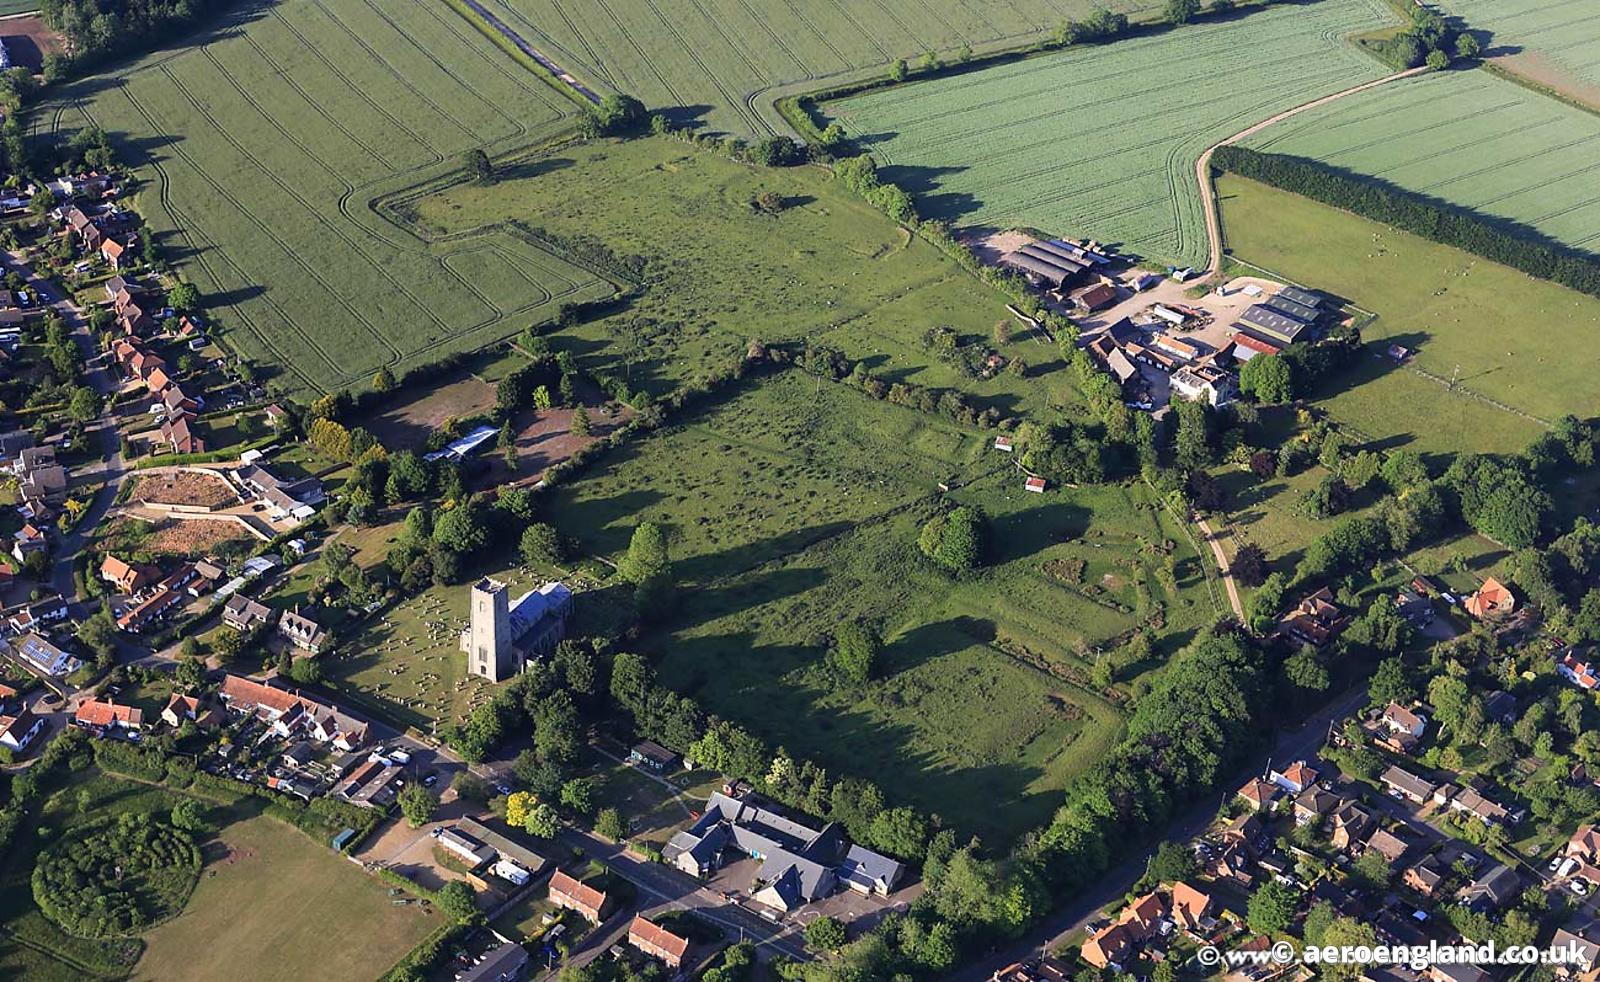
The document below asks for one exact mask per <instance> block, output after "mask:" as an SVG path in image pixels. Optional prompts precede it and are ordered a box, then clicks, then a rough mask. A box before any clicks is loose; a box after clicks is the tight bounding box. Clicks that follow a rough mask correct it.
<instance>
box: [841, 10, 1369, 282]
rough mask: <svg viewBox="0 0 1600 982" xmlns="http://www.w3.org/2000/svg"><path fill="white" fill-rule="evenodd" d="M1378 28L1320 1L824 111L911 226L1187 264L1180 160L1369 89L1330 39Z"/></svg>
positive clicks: (1190, 251) (1201, 250)
mask: <svg viewBox="0 0 1600 982" xmlns="http://www.w3.org/2000/svg"><path fill="white" fill-rule="evenodd" d="M1391 19H1392V15H1391V14H1390V13H1389V12H1388V10H1387V8H1386V7H1384V5H1383V4H1381V3H1378V2H1375V0H1322V2H1319V3H1315V4H1310V5H1295V4H1290V5H1282V6H1276V7H1270V8H1267V9H1265V10H1261V11H1256V12H1252V13H1249V14H1248V15H1243V16H1238V17H1233V18H1228V19H1223V20H1208V21H1205V22H1201V23H1196V24H1191V25H1187V26H1185V27H1183V28H1182V29H1181V30H1174V31H1170V32H1162V33H1157V34H1151V35H1147V36H1144V37H1139V38H1135V39H1131V40H1126V41H1119V42H1116V43H1114V44H1107V45H1102V46H1086V47H1083V48H1081V49H1075V50H1068V51H1064V52H1061V53H1057V54H1052V55H1047V56H1043V57H1038V58H1031V59H1028V60H1025V61H1020V62H1017V63H1015V64H1011V65H1006V66H1002V67H997V68H991V69H986V70H982V71H976V72H971V73H968V74H963V75H953V76H948V77H945V78H939V79H934V80H930V81H927V82H921V83H917V84H913V85H906V86H899V87H896V88H892V89H885V90H882V91H878V92H872V93H867V94H864V95H861V96H856V97H852V98H847V99H843V100H841V101H838V102H834V103H829V104H827V105H825V106H824V107H823V111H824V112H825V113H826V114H827V115H829V116H830V117H832V118H834V119H837V120H838V121H840V122H841V123H842V124H843V125H844V127H845V130H846V131H847V133H848V134H849V135H850V136H851V137H852V138H854V139H855V140H856V141H857V142H858V143H859V144H861V145H863V146H865V147H866V148H868V149H869V150H870V151H871V152H873V153H874V154H876V155H877V157H878V161H879V163H880V165H882V166H883V173H884V176H885V177H886V178H888V179H889V180H892V181H894V182H895V183H897V184H899V185H901V186H902V187H904V188H906V189H907V190H908V191H911V192H912V193H914V194H916V195H917V198H918V202H919V209H920V210H921V212H922V213H923V214H924V215H927V216H931V217H935V218H942V219H947V220H949V221H952V222H954V223H957V224H960V225H982V226H997V227H1011V226H1026V227H1033V228H1038V229H1042V230H1044V231H1046V232H1048V233H1049V234H1052V235H1071V236H1075V237H1093V238H1097V239H1100V240H1101V241H1104V242H1110V243H1117V244H1119V245H1120V247H1121V248H1122V249H1124V250H1126V251H1132V252H1135V253H1139V254H1142V255H1144V256H1146V257H1148V258H1151V259H1161V260H1170V261H1175V262H1182V263H1188V264H1203V263H1204V262H1205V259H1206V237H1205V219H1204V214H1203V212H1202V210H1201V207H1200V199H1199V189H1198V188H1197V187H1196V186H1195V178H1194V162H1195V160H1196V159H1197V158H1198V157H1199V155H1200V153H1201V152H1202V151H1203V150H1204V149H1205V148H1206V147H1207V146H1210V145H1211V144H1213V143H1215V142H1216V141H1217V140H1219V139H1222V138H1223V137H1226V136H1229V135H1231V134H1233V133H1236V132H1238V131H1239V130H1241V129H1243V128H1244V127H1245V126H1247V125H1248V124H1250V123H1252V122H1255V121H1257V120H1260V119H1264V118H1266V117H1267V116H1270V115H1272V113H1273V112H1274V111H1276V110H1280V109H1287V108H1289V107H1291V106H1295V105H1298V104H1300V103H1302V102H1306V101H1308V100H1310V99H1313V98H1315V97H1317V96H1319V95H1323V94H1326V93H1330V92H1337V91H1339V90H1340V89H1344V88H1347V87H1349V86H1352V85H1356V84H1359V83H1361V82H1364V81H1367V80H1369V79H1373V78H1377V77H1379V76H1380V75H1382V74H1383V73H1384V69H1383V67H1382V66H1381V65H1379V64H1378V63H1377V62H1375V61H1374V60H1372V59H1370V58H1368V57H1367V56H1365V55H1363V54H1361V53H1360V52H1359V51H1357V50H1356V49H1355V47H1354V46H1352V45H1350V44H1347V43H1345V42H1344V41H1343V40H1341V38H1342V36H1343V35H1346V34H1350V33H1353V32H1358V31H1363V30H1370V29H1372V28H1375V27H1379V26H1382V25H1384V24H1386V23H1388V22H1389V21H1390V20H1391Z"/></svg>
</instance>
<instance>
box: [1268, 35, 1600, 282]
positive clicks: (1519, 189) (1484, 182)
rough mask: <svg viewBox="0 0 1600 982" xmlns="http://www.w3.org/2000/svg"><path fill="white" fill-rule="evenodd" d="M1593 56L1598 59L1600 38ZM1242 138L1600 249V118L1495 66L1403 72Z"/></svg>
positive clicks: (1559, 239)
mask: <svg viewBox="0 0 1600 982" xmlns="http://www.w3.org/2000/svg"><path fill="white" fill-rule="evenodd" d="M1596 23H1600V18H1597V19H1596ZM1597 30H1600V28H1597ZM1596 52H1597V53H1596V57H1597V58H1600V44H1596ZM1245 143H1246V145H1247V146H1251V147H1253V148H1255V149H1257V150H1265V151H1270V152H1272V153H1284V154H1292V155H1294V156H1297V157H1309V158H1311V159H1313V160H1319V161H1322V162H1323V163H1326V164H1329V165H1332V166H1334V167H1338V168H1341V169H1343V170H1347V171H1350V172H1353V173H1355V174H1360V175H1364V176H1368V177H1373V178H1377V179H1379V180H1382V181H1385V182H1388V183H1391V184H1394V185H1396V186H1398V187H1400V188H1403V189H1405V190H1407V191H1413V192H1416V193H1418V194H1424V195H1427V196H1429V197H1431V198H1436V199H1439V200H1442V201H1445V202H1448V203H1450V204H1453V205H1457V206H1460V207H1463V208H1470V209H1472V210H1473V211H1475V212H1478V213H1479V214H1482V215H1484V216H1486V217H1488V218H1492V219H1495V220H1498V221H1500V222H1504V223H1508V224H1511V225H1513V226H1516V227H1520V228H1522V229H1524V230H1527V231H1529V232H1532V233H1537V234H1539V235H1543V236H1545V237H1548V238H1550V239H1552V240H1555V241H1557V242H1560V243H1563V244H1565V245H1568V246H1572V247H1575V248H1580V249H1587V250H1589V251H1591V252H1600V183H1597V181H1596V176H1597V174H1600V163H1597V160H1600V115H1595V114H1593V113H1589V112H1585V111H1584V110H1582V109H1577V108H1574V107H1572V106H1568V105H1565V104H1563V103H1561V102H1560V101H1558V100H1556V99H1551V98H1549V97H1548V96H1544V95H1540V94H1539V93H1537V92H1534V91H1532V90H1530V89H1528V88H1525V87H1524V86H1521V85H1517V84H1516V83H1515V82H1509V81H1506V80H1505V79H1501V78H1496V77H1495V76H1494V75H1491V74H1489V73H1488V72H1481V71H1472V72H1445V73H1440V74H1429V75H1424V76H1419V77H1417V78H1409V79H1405V80H1403V81H1400V82H1396V83H1393V84H1391V85H1387V86H1384V87H1382V88H1378V89H1373V90H1371V91H1368V92H1363V93H1361V94H1359V95H1354V96H1351V97H1350V98H1348V99H1340V100H1339V101H1337V102H1333V103H1329V104H1328V105H1326V106H1323V107H1320V108H1317V109H1311V110H1308V111H1306V112H1304V113H1301V114H1300V115H1298V116H1296V117H1294V118H1293V119H1289V120H1285V121H1284V122H1282V123H1279V124H1277V125H1275V126H1272V127H1270V128H1268V129H1266V130H1263V131H1262V132H1261V133H1260V134H1259V135H1257V136H1255V137H1252V138H1251V139H1249V140H1247V141H1245Z"/></svg>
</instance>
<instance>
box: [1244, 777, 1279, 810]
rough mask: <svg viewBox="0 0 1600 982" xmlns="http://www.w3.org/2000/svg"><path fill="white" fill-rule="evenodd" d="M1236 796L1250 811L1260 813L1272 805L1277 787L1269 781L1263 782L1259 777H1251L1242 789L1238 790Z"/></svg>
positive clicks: (1276, 795) (1276, 794)
mask: <svg viewBox="0 0 1600 982" xmlns="http://www.w3.org/2000/svg"><path fill="white" fill-rule="evenodd" d="M1238 795H1239V797H1241V798H1243V799H1244V800H1245V801H1246V802H1248V803H1249V805H1250V807H1251V808H1252V809H1254V810H1255V811H1260V810H1261V809H1263V808H1265V807H1267V806H1268V805H1270V804H1272V802H1273V800H1274V799H1276V798H1277V797H1278V786H1277V785H1276V784H1273V783H1272V782H1271V781H1263V780H1261V778H1259V777H1253V778H1251V779H1250V780H1249V781H1247V782H1246V783H1245V786H1244V787H1242V788H1240V789H1239V791H1238Z"/></svg>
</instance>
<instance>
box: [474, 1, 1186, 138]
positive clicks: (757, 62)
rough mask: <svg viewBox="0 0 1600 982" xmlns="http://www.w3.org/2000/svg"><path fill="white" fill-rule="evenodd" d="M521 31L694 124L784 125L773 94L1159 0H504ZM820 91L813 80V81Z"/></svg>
mask: <svg viewBox="0 0 1600 982" xmlns="http://www.w3.org/2000/svg"><path fill="white" fill-rule="evenodd" d="M489 6H490V8H491V9H492V10H493V11H494V12H495V14H496V15H497V16H500V17H502V18H503V19H504V20H505V21H506V22H507V23H508V24H509V25H510V26H511V27H512V29H513V30H516V31H517V32H518V33H520V34H522V35H523V36H524V37H526V38H528V39H529V40H530V41H531V42H532V43H533V44H535V45H536V46H538V47H540V48H541V49H542V50H544V51H545V53H546V54H548V55H549V56H550V57H552V58H553V59H555V60H556V61H557V62H558V63H559V64H560V65H561V66H562V67H563V68H566V69H567V70H569V71H571V72H573V73H574V74H575V75H577V76H578V77H580V78H584V79H587V80H589V81H590V82H591V83H592V84H595V85H597V86H599V87H602V88H612V89H618V90H621V91H624V92H628V93H630V94H632V95H634V96H636V97H638V98H640V99H642V100H644V102H645V103H646V104H647V105H648V106H650V107H651V108H652V109H657V108H659V109H663V110H666V111H667V112H669V114H671V115H672V116H674V117H675V118H676V119H678V120H679V121H681V122H683V123H685V124H698V125H705V126H707V127H709V128H711V129H714V130H718V131H722V132H729V133H744V134H750V133H767V132H771V131H773V130H777V131H779V132H782V131H783V130H782V129H781V126H782V124H781V123H780V122H779V121H778V120H777V119H776V118H774V113H773V112H772V108H771V94H770V92H769V90H771V89H774V88H776V87H779V86H783V85H786V84H792V83H797V82H808V81H809V82H814V83H815V82H818V81H819V80H822V79H826V78H830V77H835V76H845V75H849V74H851V73H853V72H858V71H859V70H861V69H866V68H873V67H879V66H884V65H887V64H888V63H889V62H891V61H893V60H894V59H896V58H906V59H910V60H915V59H916V58H917V57H918V56H920V55H921V54H922V53H923V52H925V51H937V52H951V51H956V50H958V49H960V48H961V47H962V46H963V45H966V46H970V47H971V48H973V49H974V50H977V51H982V50H985V49H986V48H990V47H996V46H1004V45H1008V44H1009V45H1015V44H1020V43H1023V42H1026V41H1029V40H1032V39H1034V38H1037V37H1039V36H1041V35H1044V34H1048V33H1049V32H1051V31H1053V30H1054V29H1055V28H1056V26H1057V25H1059V24H1060V23H1061V22H1062V21H1064V20H1067V19H1068V18H1071V17H1083V16H1085V15H1086V14H1088V13H1089V12H1091V11H1092V10H1094V9H1095V8H1096V7H1108V8H1110V9H1112V10H1117V11H1122V12H1124V13H1127V14H1129V15H1130V16H1135V17H1137V16H1138V15H1140V14H1141V13H1146V12H1150V11H1154V10H1158V9H1159V8H1160V7H1161V6H1162V4H1161V3H1160V2H1158V0H1108V2H1094V0H1006V2H1003V3H985V2H982V0H864V2H863V0H855V2H852V0H800V2H786V0H682V2H677V3H668V2H663V0H593V2H591V3H584V4H576V3H573V2H571V0H495V2H493V3H490V4H489ZM811 87H814V85H813V86H811Z"/></svg>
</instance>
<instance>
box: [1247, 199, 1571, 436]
mask: <svg viewBox="0 0 1600 982" xmlns="http://www.w3.org/2000/svg"><path fill="white" fill-rule="evenodd" d="M1217 191H1218V197H1219V200H1220V202H1221V205H1222V216H1223V224H1224V232H1225V238H1226V240H1227V243H1228V246H1229V249H1230V251H1231V252H1232V253H1233V254H1234V255H1236V256H1238V257H1240V258H1242V259H1245V260H1248V261H1250V262H1254V263H1259V264H1261V265H1262V266H1265V267H1266V268H1268V269H1270V270H1274V271H1276V272H1277V273H1278V274H1280V275H1282V276H1286V277H1288V278H1289V279H1291V280H1295V281H1298V282H1304V283H1314V284H1316V285H1317V287H1318V288H1319V289H1323V290H1326V291H1328V292H1330V293H1333V294H1336V295H1338V296H1341V297H1344V298H1346V299H1347V300H1349V301H1351V302H1353V303H1356V304H1359V305H1360V306H1362V307H1365V308H1366V309H1368V310H1372V311H1374V312H1376V313H1377V314H1378V319H1377V320H1376V321H1375V322H1373V323H1372V324H1371V325H1369V326H1368V327H1367V328H1366V329H1365V330H1364V337H1365V339H1366V340H1367V341H1368V342H1369V345H1368V347H1369V349H1370V353H1371V357H1370V358H1364V359H1362V361H1361V362H1360V363H1359V364H1358V365H1357V366H1356V367H1355V368H1354V369H1352V370H1351V371H1350V372H1348V373H1345V374H1344V375H1341V376H1338V377H1336V378H1334V379H1332V380H1331V381H1330V382H1329V384H1328V387H1327V390H1326V392H1324V393H1321V396H1322V398H1321V403H1322V405H1323V406H1325V407H1326V408H1327V409H1328V410H1329V411H1330V412H1332V413H1333V414H1334V416H1335V417H1337V418H1338V419H1339V420H1340V421H1342V422H1344V423H1347V424H1349V425H1352V426H1354V427H1355V428H1356V429H1357V430H1358V431H1359V432H1361V433H1364V434H1366V435H1367V436H1369V437H1371V438H1372V439H1375V440H1382V441H1385V443H1386V445H1387V446H1390V447H1394V446H1409V447H1410V448H1411V449H1413V450H1417V451H1420V452H1424V453H1455V452H1460V451H1481V452H1508V451H1515V450H1519V449H1521V448H1522V447H1525V446H1526V445H1527V444H1528V442H1529V441H1530V440H1531V439H1533V437H1534V436H1536V435H1537V434H1538V433H1539V432H1540V431H1541V428H1542V427H1541V424H1540V423H1539V422H1538V421H1537V420H1536V419H1532V418H1529V417H1530V416H1531V417H1538V418H1541V419H1545V420H1551V419H1555V418H1556V417H1558V416H1561V415H1563V414H1565V413H1576V414H1578V415H1579V416H1586V415H1589V414H1591V413H1592V412H1593V408H1592V406H1591V405H1590V402H1589V400H1588V399H1587V397H1586V396H1585V393H1587V392H1588V391H1589V390H1590V389H1591V387H1592V383H1591V380H1590V378H1589V375H1590V372H1589V364H1588V362H1587V361H1585V360H1584V359H1582V358H1574V357H1572V351H1573V350H1574V348H1573V346H1574V345H1579V346H1581V345H1582V344H1584V343H1585V339H1586V338H1587V335H1588V334H1589V333H1590V332H1596V336H1600V300H1597V299H1595V298H1593V297H1588V296H1585V295H1583V294H1580V293H1576V292H1574V291H1572V290H1568V289H1566V288H1564V287H1560V286H1556V285H1555V284H1553V283H1548V282H1545V281H1543V280H1537V279H1534V278H1533V277H1530V276H1527V275H1525V274H1523V273H1520V272H1517V271H1516V270H1513V269H1509V268H1507V267H1504V266H1498V265H1495V264H1494V263H1491V262H1488V261H1486V260H1483V259H1480V258H1478V257H1476V256H1473V255H1470V254H1468V253H1465V252H1461V251H1460V250H1457V249H1451V248H1448V247H1446V246H1441V245H1438V244H1436V243H1433V242H1428V241H1426V240H1424V239H1420V238H1417V237H1415V236H1411V235H1407V234H1405V233H1402V232H1397V231H1395V230H1393V229H1391V228H1388V227H1386V226H1383V225H1380V224H1377V223H1375V222H1370V221H1367V220H1366V219H1363V218H1358V217H1356V216H1354V215H1351V214H1349V213H1347V212H1342V211H1338V210H1336V209H1334V208H1329V207H1327V206H1326V205H1322V204H1318V203H1317V202H1314V201H1311V200H1309V199H1306V198H1301V197H1298V196H1296V195H1293V194H1289V193H1286V192H1283V191H1279V190H1276V189H1274V188H1269V187H1266V186H1264V185H1261V184H1257V183H1255V182H1253V181H1248V180H1245V179H1243V178H1239V177H1235V176H1232V175H1224V176H1222V177H1221V178H1220V179H1219V180H1218V182H1217ZM1552 325H1559V328H1554V327H1552ZM1392 343H1397V344H1401V345H1404V346H1406V347H1408V348H1411V349H1413V350H1414V351H1415V352H1416V354H1415V356H1414V358H1413V359H1412V361H1411V362H1410V363H1409V366H1407V367H1402V366H1398V365H1396V364H1394V362H1393V361H1391V360H1389V359H1388V358H1387V357H1385V356H1384V355H1383V352H1384V349H1386V348H1387V347H1388V346H1389V345H1390V344H1392ZM1414 369H1415V370H1414ZM1419 370H1420V371H1419ZM1452 376H1453V377H1455V379H1456V383H1457V384H1456V388H1455V390H1454V391H1452V390H1451V389H1450V388H1449V386H1448V383H1449V381H1450V379H1451V377H1452ZM1496 403H1498V404H1499V406H1497V405H1496ZM1500 406H1504V407H1509V409H1508V408H1500Z"/></svg>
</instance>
